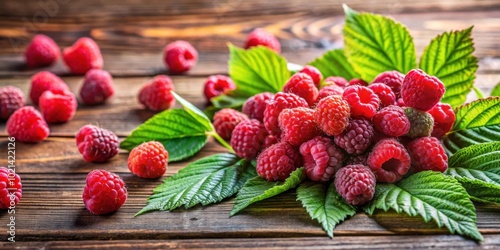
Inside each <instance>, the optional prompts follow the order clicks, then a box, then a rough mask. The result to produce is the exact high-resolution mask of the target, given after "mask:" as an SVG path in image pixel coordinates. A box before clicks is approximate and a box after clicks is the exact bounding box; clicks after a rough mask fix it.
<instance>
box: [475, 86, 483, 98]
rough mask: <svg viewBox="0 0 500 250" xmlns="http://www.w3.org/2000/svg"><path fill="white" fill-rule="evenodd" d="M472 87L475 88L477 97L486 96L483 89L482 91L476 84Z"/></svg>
mask: <svg viewBox="0 0 500 250" xmlns="http://www.w3.org/2000/svg"><path fill="white" fill-rule="evenodd" d="M472 89H473V90H474V92H476V96H477V98H484V94H483V91H481V90H480V89H479V88H477V87H476V86H472Z"/></svg>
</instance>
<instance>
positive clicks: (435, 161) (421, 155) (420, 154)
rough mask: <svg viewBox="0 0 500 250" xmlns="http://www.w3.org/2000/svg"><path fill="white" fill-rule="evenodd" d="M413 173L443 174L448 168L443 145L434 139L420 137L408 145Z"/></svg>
mask: <svg viewBox="0 0 500 250" xmlns="http://www.w3.org/2000/svg"><path fill="white" fill-rule="evenodd" d="M408 151H409V152H410V155H411V165H412V167H413V171H414V172H420V171H425V170H432V171H439V172H444V171H445V170H446V169H447V168H448V156H447V155H446V152H445V151H444V148H443V145H441V142H440V141H439V139H437V138H435V137H421V138H417V139H415V140H413V141H412V142H410V143H409V144H408Z"/></svg>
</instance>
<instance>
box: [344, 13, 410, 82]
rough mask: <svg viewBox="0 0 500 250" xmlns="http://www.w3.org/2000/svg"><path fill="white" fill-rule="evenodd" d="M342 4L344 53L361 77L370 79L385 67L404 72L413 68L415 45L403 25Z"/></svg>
mask: <svg viewBox="0 0 500 250" xmlns="http://www.w3.org/2000/svg"><path fill="white" fill-rule="evenodd" d="M343 6H344V12H345V18H346V21H345V22H346V23H345V26H344V44H345V54H346V56H347V58H348V59H349V62H350V63H351V64H352V67H353V68H354V71H356V72H358V73H360V74H361V78H362V79H363V80H365V81H367V82H371V81H372V80H373V79H374V78H375V77H376V76H377V75H378V74H380V73H381V72H384V71H388V70H397V71H399V72H402V73H404V74H406V72H408V71H410V70H411V69H414V68H416V52H415V45H414V44H413V38H412V37H411V35H410V33H409V32H408V29H407V28H406V27H405V26H403V25H402V24H401V23H398V22H396V21H394V20H393V19H390V18H388V17H385V16H381V15H375V14H372V13H359V12H356V11H354V10H352V9H350V8H349V7H348V6H347V5H345V4H344V5H343Z"/></svg>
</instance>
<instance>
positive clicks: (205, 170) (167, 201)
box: [137, 153, 256, 215]
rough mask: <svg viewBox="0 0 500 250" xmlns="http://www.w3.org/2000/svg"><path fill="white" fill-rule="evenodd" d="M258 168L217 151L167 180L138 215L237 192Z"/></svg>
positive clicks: (204, 201)
mask: <svg viewBox="0 0 500 250" xmlns="http://www.w3.org/2000/svg"><path fill="white" fill-rule="evenodd" d="M254 176H256V172H255V167H254V166H252V165H251V164H249V163H248V162H247V161H246V160H244V159H240V158H239V157H238V156H236V155H233V154H227V153H226V154H216V155H212V156H208V157H205V158H202V159H200V160H197V161H195V162H193V163H191V164H189V165H188V166H186V167H185V168H183V169H181V170H180V171H179V173H177V174H175V175H173V176H172V177H170V178H167V179H165V180H164V182H163V183H162V184H160V185H159V186H158V187H156V188H155V189H154V194H153V195H151V196H150V197H149V198H148V204H147V205H146V206H145V207H144V208H143V209H142V210H141V211H139V212H138V213H137V215H140V214H143V213H146V212H150V211H156V210H160V211H163V210H174V209H176V208H179V207H181V206H184V207H185V208H190V207H193V206H195V205H198V204H201V205H203V206H205V205H208V204H211V203H217V202H220V201H222V200H223V199H225V198H227V197H230V196H232V195H233V194H235V193H236V192H237V191H238V190H239V189H240V188H241V187H242V186H243V184H244V183H245V182H246V181H247V180H248V179H250V178H252V177H254Z"/></svg>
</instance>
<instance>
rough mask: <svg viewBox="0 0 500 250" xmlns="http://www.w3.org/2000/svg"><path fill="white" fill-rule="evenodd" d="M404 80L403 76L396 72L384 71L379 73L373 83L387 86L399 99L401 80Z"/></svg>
mask: <svg viewBox="0 0 500 250" xmlns="http://www.w3.org/2000/svg"><path fill="white" fill-rule="evenodd" d="M404 79H405V75H403V74H401V73H399V72H398V71H396V70H392V71H386V72H382V73H380V74H379V75H378V76H377V77H375V79H374V80H373V83H383V84H385V85H387V86H389V87H390V88H391V89H392V92H394V95H396V98H399V97H401V95H400V92H401V86H402V85H403V80H404Z"/></svg>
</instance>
